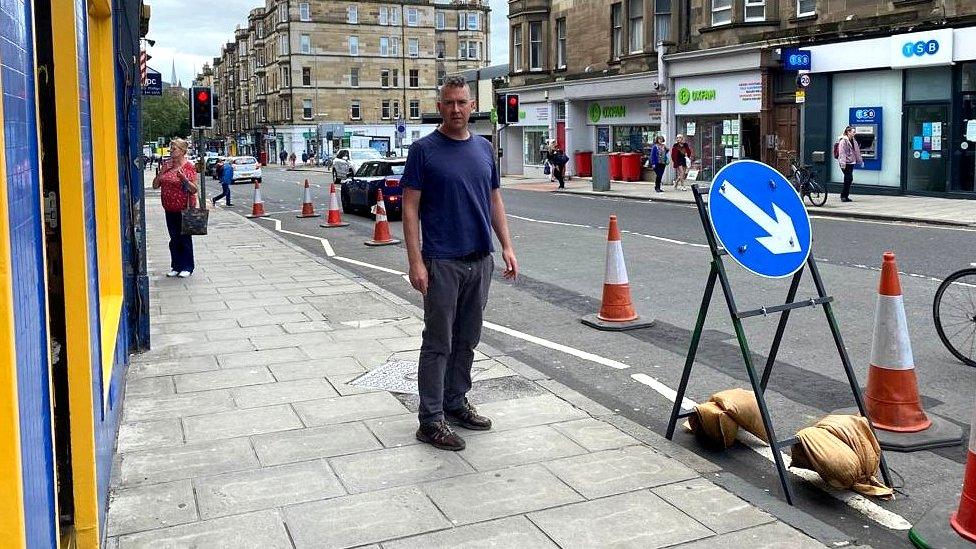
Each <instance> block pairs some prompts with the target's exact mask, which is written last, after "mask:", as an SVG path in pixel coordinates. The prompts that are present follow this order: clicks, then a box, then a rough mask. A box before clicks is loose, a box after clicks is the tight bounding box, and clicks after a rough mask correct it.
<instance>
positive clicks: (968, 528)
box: [949, 409, 976, 543]
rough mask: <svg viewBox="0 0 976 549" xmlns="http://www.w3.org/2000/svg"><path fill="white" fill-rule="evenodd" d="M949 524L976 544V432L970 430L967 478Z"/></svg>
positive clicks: (974, 411) (975, 420) (975, 410)
mask: <svg viewBox="0 0 976 549" xmlns="http://www.w3.org/2000/svg"><path fill="white" fill-rule="evenodd" d="M970 425H976V409H974V410H973V422H972V423H970ZM949 524H951V525H952V529H953V530H955V531H956V532H958V533H959V535H960V536H962V537H964V538H966V539H968V540H969V541H971V542H973V543H976V430H970V434H969V452H968V453H967V454H966V476H964V477H963V481H962V495H961V496H960V497H959V509H957V510H956V512H955V513H953V514H952V516H951V517H950V518H949Z"/></svg>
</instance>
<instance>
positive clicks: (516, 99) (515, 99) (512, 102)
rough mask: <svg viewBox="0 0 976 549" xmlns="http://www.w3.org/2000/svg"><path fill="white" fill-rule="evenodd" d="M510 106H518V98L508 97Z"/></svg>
mask: <svg viewBox="0 0 976 549" xmlns="http://www.w3.org/2000/svg"><path fill="white" fill-rule="evenodd" d="M508 104H509V105H511V106H513V107H514V106H515V105H518V97H515V96H514V95H510V96H508Z"/></svg>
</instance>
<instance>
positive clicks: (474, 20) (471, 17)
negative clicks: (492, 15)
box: [468, 11, 481, 30]
mask: <svg viewBox="0 0 976 549" xmlns="http://www.w3.org/2000/svg"><path fill="white" fill-rule="evenodd" d="M479 15H480V14H479V13H478V12H476V11H472V12H469V13H468V30H478V27H480V26H481V24H480V23H481V22H480V17H478V16H479Z"/></svg>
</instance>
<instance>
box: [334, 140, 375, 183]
mask: <svg viewBox="0 0 976 549" xmlns="http://www.w3.org/2000/svg"><path fill="white" fill-rule="evenodd" d="M381 158H383V155H382V154H380V152H379V151H377V150H376V149H369V148H366V149H339V151H338V152H336V155H335V158H334V159H332V179H333V180H334V181H335V182H336V183H341V182H342V180H343V179H345V178H347V177H351V176H352V175H353V174H355V173H357V172H358V171H359V167H360V166H361V165H362V163H363V162H365V161H367V160H378V159H381Z"/></svg>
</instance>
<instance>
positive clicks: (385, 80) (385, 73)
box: [380, 69, 390, 88]
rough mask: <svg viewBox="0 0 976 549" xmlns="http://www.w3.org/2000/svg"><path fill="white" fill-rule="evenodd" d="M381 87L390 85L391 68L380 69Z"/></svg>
mask: <svg viewBox="0 0 976 549" xmlns="http://www.w3.org/2000/svg"><path fill="white" fill-rule="evenodd" d="M380 87H381V88H389V87H390V70H389V69H383V70H381V71H380Z"/></svg>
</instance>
